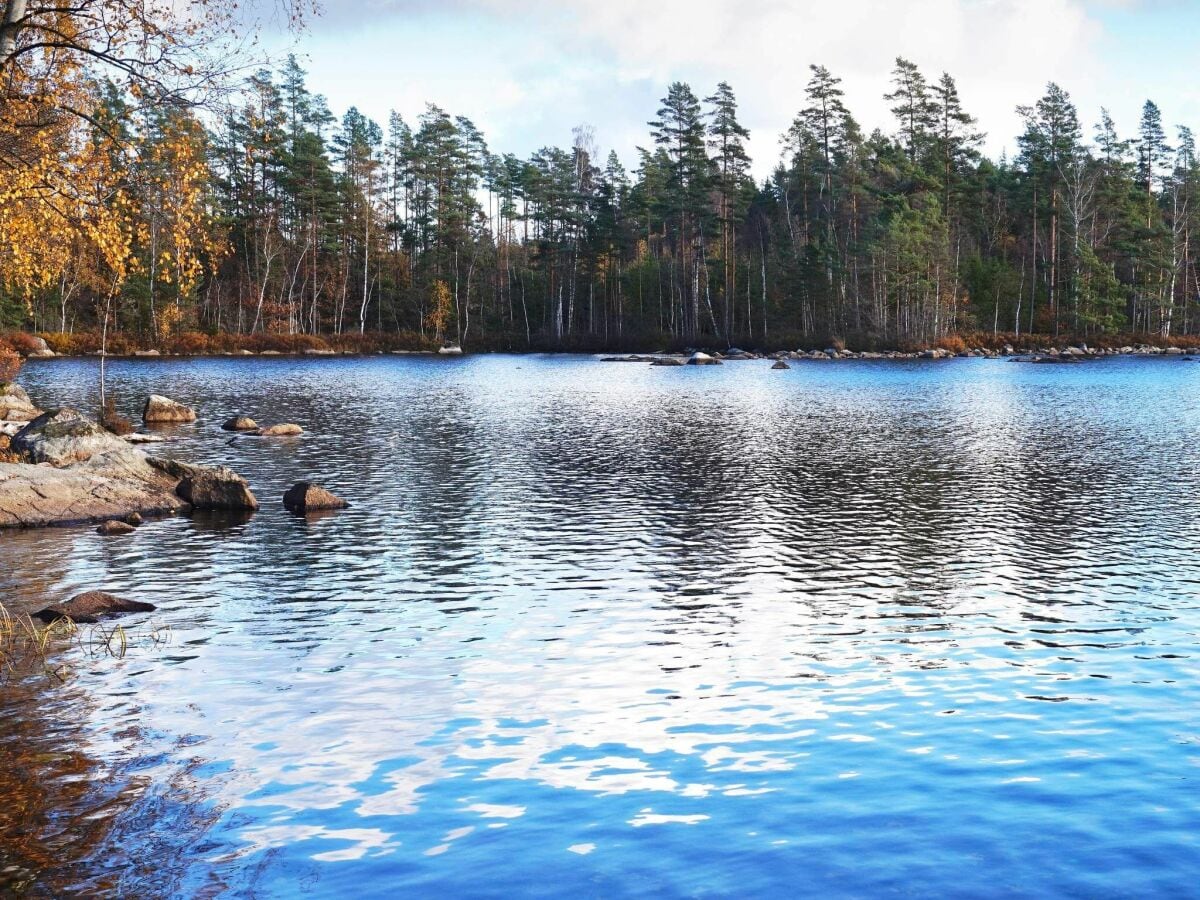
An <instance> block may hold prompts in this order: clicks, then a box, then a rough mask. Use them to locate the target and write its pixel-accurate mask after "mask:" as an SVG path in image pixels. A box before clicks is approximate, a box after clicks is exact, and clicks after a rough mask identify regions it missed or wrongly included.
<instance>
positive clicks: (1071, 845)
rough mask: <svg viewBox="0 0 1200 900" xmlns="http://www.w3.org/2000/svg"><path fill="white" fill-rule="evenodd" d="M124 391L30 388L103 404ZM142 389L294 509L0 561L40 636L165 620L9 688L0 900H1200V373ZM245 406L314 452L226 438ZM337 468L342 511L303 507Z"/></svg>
mask: <svg viewBox="0 0 1200 900" xmlns="http://www.w3.org/2000/svg"><path fill="white" fill-rule="evenodd" d="M94 377H95V368H94V363H92V362H90V361H88V362H84V361H66V360H61V361H49V362H44V363H33V364H31V365H30V366H29V367H28V368H27V369H26V372H25V373H24V374H23V376H22V382H23V383H24V384H25V385H26V386H27V387H28V388H29V390H30V391H31V393H32V394H33V395H34V397H35V399H37V400H39V401H40V402H41V404H42V405H43V406H47V405H50V404H52V403H55V402H64V403H72V404H75V405H83V406H85V407H90V406H91V405H93V404H92V401H91V400H90V399H88V398H90V397H91V393H92V390H93V384H92V382H93V380H94ZM112 378H113V383H114V385H116V387H117V390H118V393H119V397H120V400H121V405H122V406H123V407H124V408H125V409H126V411H127V412H129V413H133V412H135V411H136V409H137V402H138V400H139V399H140V398H141V397H143V396H144V395H145V393H148V392H150V391H151V390H154V391H155V392H159V393H165V394H168V395H170V396H173V397H175V398H177V399H180V400H183V401H185V402H192V403H194V404H196V405H197V406H198V408H199V409H200V411H201V414H202V418H201V421H200V423H199V424H198V425H196V426H188V427H182V428H180V429H178V431H176V432H175V433H174V434H175V436H176V437H177V438H178V440H177V441H176V442H175V443H174V444H172V452H175V453H177V454H178V455H180V456H183V457H186V458H191V459H196V460H204V461H209V462H224V463H226V464H229V465H231V466H233V467H234V468H235V469H237V470H239V471H240V472H242V473H243V474H245V475H247V476H248V477H249V479H250V481H251V483H252V486H253V487H254V489H255V490H256V492H257V493H258V495H259V498H260V499H261V500H263V501H264V504H263V509H262V510H261V511H260V512H259V513H258V514H256V515H255V516H253V517H252V518H250V519H249V520H244V519H243V520H240V521H239V520H231V519H229V518H228V517H222V516H212V515H210V516H204V517H196V518H193V519H188V518H177V519H170V520H165V521H161V522H154V523H150V524H148V525H146V526H144V527H143V528H142V529H141V530H139V531H138V533H137V534H136V535H134V536H133V537H132V538H127V539H103V538H100V537H99V536H97V535H95V534H93V533H92V532H91V531H90V530H89V529H64V530H58V529H55V530H42V531H31V532H24V533H7V534H4V535H3V536H0V542H2V550H3V557H4V559H5V560H6V561H7V562H9V563H10V565H8V566H6V567H5V569H4V570H2V571H0V589H2V590H3V592H4V595H5V597H6V598H8V600H7V601H6V602H9V603H10V604H11V605H15V606H18V607H28V608H33V607H36V606H37V605H38V604H39V603H42V602H44V600H45V599H46V598H47V597H49V598H52V599H59V598H61V597H65V596H68V595H70V594H71V593H72V592H73V591H75V590H77V589H83V588H90V587H99V586H103V587H107V588H109V589H115V590H119V591H126V592H128V593H130V594H131V595H136V596H138V597H140V598H143V599H148V600H151V601H152V602H155V603H157V604H159V606H160V612H159V613H158V614H156V616H155V617H154V619H153V621H156V622H167V623H170V625H171V627H172V630H173V640H172V643H171V645H170V646H169V647H167V648H165V649H162V650H155V649H153V648H148V647H140V648H135V650H134V651H133V652H131V653H130V655H129V656H128V657H127V658H126V659H125V660H123V661H120V662H115V661H111V660H86V659H75V660H72V662H73V664H74V666H75V670H76V674H75V676H74V677H73V679H72V680H71V681H70V682H69V683H68V684H67V685H66V686H63V687H56V686H54V685H52V684H48V683H45V682H39V683H34V684H31V683H21V684H18V685H9V686H5V687H4V688H3V689H0V721H2V722H3V724H0V748H2V749H0V753H2V754H4V755H5V756H7V760H6V761H5V762H4V763H3V765H2V766H0V768H2V769H4V770H5V771H7V772H8V773H9V776H10V777H11V778H12V781H13V786H12V789H11V790H12V791H13V792H14V793H15V794H20V795H21V796H28V797H29V798H30V800H29V804H28V807H27V808H25V810H24V812H22V813H21V814H20V815H13V816H10V818H9V819H8V820H7V821H6V820H5V819H4V818H0V869H3V868H4V867H5V866H10V865H11V866H15V869H13V870H10V874H9V875H4V874H0V886H3V885H4V884H5V880H6V878H7V879H9V880H10V881H13V880H15V879H16V878H17V877H18V876H17V875H13V874H12V872H13V871H16V872H18V873H21V874H20V877H24V878H35V879H36V882H37V884H38V888H37V890H40V891H42V892H45V893H60V892H63V891H67V890H90V891H93V892H95V891H110V892H123V893H146V894H157V895H164V894H167V895H177V896H194V895H196V894H220V893H229V894H243V893H246V892H249V891H258V892H261V893H262V894H264V895H280V894H294V893H307V894H311V895H314V896H323V895H324V896H335V895H339V894H344V893H346V892H347V891H352V892H353V893H354V894H356V895H359V896H365V897H373V896H380V897H383V896H394V895H395V892H396V891H397V890H399V889H405V890H408V891H411V892H414V893H419V894H423V895H446V896H450V895H474V896H511V895H512V894H513V893H514V892H520V893H526V894H541V895H563V894H584V895H605V896H611V895H655V896H663V895H673V896H694V895H729V894H739V895H743V896H744V895H763V894H785V893H786V894H792V895H795V894H800V895H813V896H816V895H821V896H827V895H830V894H835V895H868V894H869V895H879V894H887V893H900V892H905V893H917V894H921V895H929V894H950V893H954V894H964V893H965V894H973V895H995V894H1009V893H1020V894H1022V895H1046V896H1051V895H1061V894H1062V893H1064V892H1069V893H1074V894H1086V895H1089V896H1118V895H1127V894H1129V893H1131V892H1132V893H1137V894H1155V893H1159V894H1164V893H1174V894H1181V893H1188V892H1190V891H1192V890H1194V878H1195V873H1196V871H1198V870H1200V849H1198V848H1197V839H1196V837H1195V835H1197V834H1200V797H1198V795H1197V791H1196V789H1195V785H1194V773H1195V772H1196V771H1197V768H1196V766H1197V762H1198V761H1200V721H1198V719H1200V714H1198V713H1197V712H1196V710H1197V709H1198V708H1200V706H1198V705H1197V701H1198V700H1200V696H1197V695H1198V691H1197V682H1196V677H1195V676H1196V674H1197V672H1196V663H1195V659H1196V656H1195V654H1196V644H1197V632H1198V626H1200V619H1198V614H1197V603H1196V596H1197V586H1198V585H1200V562H1197V558H1196V555H1195V550H1194V548H1195V547H1196V546H1197V544H1198V538H1200V534H1198V531H1200V523H1198V520H1197V517H1196V515H1195V509H1196V505H1195V502H1194V499H1193V498H1194V497H1195V495H1196V489H1197V483H1196V482H1197V480H1198V479H1200V449H1197V444H1196V435H1197V429H1198V427H1200V399H1197V398H1200V392H1198V391H1197V389H1198V388H1200V367H1195V368H1193V367H1192V366H1191V365H1189V364H1186V363H1182V362H1180V361H1178V360H1167V359H1150V360H1121V359H1117V360H1105V361H1101V362H1095V363H1090V364H1087V365H1081V366H1078V367H1071V368H1067V367H1030V366H1018V365H1013V364H1010V363H1006V362H1002V361H989V360H955V361H951V362H946V363H916V362H914V363H911V364H905V363H865V362H863V363H857V362H856V363H798V364H795V366H794V368H793V369H792V370H791V371H789V372H774V371H770V369H769V363H759V362H750V363H737V364H727V365H725V366H722V367H719V368H710V369H704V368H702V369H652V368H649V367H644V366H641V365H615V364H610V365H604V364H600V363H598V362H596V361H594V360H592V359H590V358H582V357H565V358H551V357H475V358H464V359H459V360H441V359H395V358H369V359H332V360H304V361H295V360H288V359H278V360H263V359H258V360H243V359H229V360H205V361H170V360H155V361H149V360H147V361H127V362H121V361H118V362H116V363H114V364H113V365H112ZM235 413H243V414H247V415H251V416H253V417H255V418H256V419H258V420H259V421H260V422H271V421H297V422H300V423H301V424H303V425H304V426H305V427H306V428H307V429H308V433H307V434H306V435H305V436H304V437H303V438H301V439H299V440H282V441H264V440H259V439H255V438H238V439H236V440H234V441H233V443H232V444H231V445H230V444H228V443H227V442H228V441H229V439H230V438H229V436H228V435H226V434H225V433H223V432H221V431H220V430H219V427H218V426H219V423H220V422H221V421H222V420H223V419H224V418H226V417H227V416H229V415H233V414H235ZM301 478H312V479H313V480H315V481H318V482H320V483H322V484H324V485H325V486H326V487H329V488H331V489H333V490H335V491H336V492H337V493H339V494H341V495H343V496H345V497H346V498H347V499H349V500H350V501H351V502H352V504H353V506H352V508H351V509H349V510H347V511H345V512H343V513H339V514H336V515H333V516H324V517H319V518H310V519H304V518H297V517H293V516H291V515H289V514H287V513H286V512H285V511H284V510H283V508H282V505H281V504H280V503H279V498H280V496H281V495H282V493H283V491H284V490H285V489H286V488H287V487H288V486H289V485H290V484H291V483H292V482H293V481H295V480H298V479H301ZM138 621H139V620H133V621H132V622H131V624H132V625H136V624H138ZM81 821H86V822H88V823H89V827H88V828H87V829H81V828H80V827H78V823H79V822H81ZM72 823H75V824H74V825H72ZM68 826H71V827H68Z"/></svg>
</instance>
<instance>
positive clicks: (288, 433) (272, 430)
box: [258, 422, 304, 437]
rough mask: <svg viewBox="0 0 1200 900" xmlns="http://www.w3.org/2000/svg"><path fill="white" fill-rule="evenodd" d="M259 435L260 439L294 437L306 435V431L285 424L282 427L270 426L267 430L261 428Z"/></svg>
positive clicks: (287, 423) (289, 423) (288, 423)
mask: <svg viewBox="0 0 1200 900" xmlns="http://www.w3.org/2000/svg"><path fill="white" fill-rule="evenodd" d="M258 434H259V436H260V437H294V436H295V435H298V434H304V429H303V428H301V427H300V426H299V425H294V424H292V423H291V422H284V423H282V424H280V425H268V426H266V427H265V428H260V429H258Z"/></svg>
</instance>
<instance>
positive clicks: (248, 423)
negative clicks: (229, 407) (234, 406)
mask: <svg viewBox="0 0 1200 900" xmlns="http://www.w3.org/2000/svg"><path fill="white" fill-rule="evenodd" d="M221 430H222V431H258V423H257V422H255V421H254V420H253V419H251V418H250V417H249V416H234V417H233V418H231V419H226V420H225V421H224V422H223V423H221Z"/></svg>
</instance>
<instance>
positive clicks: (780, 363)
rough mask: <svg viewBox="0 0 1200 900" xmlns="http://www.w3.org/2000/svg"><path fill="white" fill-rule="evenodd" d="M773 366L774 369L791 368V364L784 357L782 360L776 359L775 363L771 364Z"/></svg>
mask: <svg viewBox="0 0 1200 900" xmlns="http://www.w3.org/2000/svg"><path fill="white" fill-rule="evenodd" d="M771 368H772V369H790V368H791V366H789V365H788V364H787V363H785V362H784V361H783V360H782V359H780V360H776V362H775V365H773V366H771Z"/></svg>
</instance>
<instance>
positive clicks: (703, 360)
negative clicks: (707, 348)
mask: <svg viewBox="0 0 1200 900" xmlns="http://www.w3.org/2000/svg"><path fill="white" fill-rule="evenodd" d="M687 364H688V365H689V366H719V365H721V361H720V360H719V359H714V358H713V357H711V356H709V355H708V354H707V353H702V352H701V351H699V350H697V351H696V352H695V353H693V354H692V355H691V357H690V358H689V359H688V361H687Z"/></svg>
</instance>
